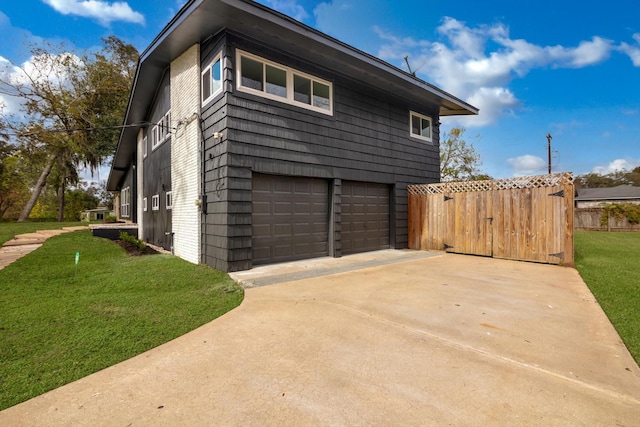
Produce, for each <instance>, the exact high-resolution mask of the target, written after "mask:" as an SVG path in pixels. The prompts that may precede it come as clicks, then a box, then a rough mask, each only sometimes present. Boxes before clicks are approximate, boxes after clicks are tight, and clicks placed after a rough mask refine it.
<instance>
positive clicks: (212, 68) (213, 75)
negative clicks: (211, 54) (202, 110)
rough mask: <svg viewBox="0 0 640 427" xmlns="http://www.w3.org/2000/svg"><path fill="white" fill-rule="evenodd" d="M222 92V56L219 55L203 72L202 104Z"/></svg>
mask: <svg viewBox="0 0 640 427" xmlns="http://www.w3.org/2000/svg"><path fill="white" fill-rule="evenodd" d="M220 92H222V55H221V54H218V55H217V56H216V57H215V58H214V59H213V61H212V62H211V63H210V64H209V65H207V66H206V67H205V69H204V71H202V104H205V103H207V102H209V100H210V99H211V98H213V97H214V96H216V95H217V94H218V93H220Z"/></svg>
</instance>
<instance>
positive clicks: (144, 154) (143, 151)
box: [142, 135, 147, 158]
mask: <svg viewBox="0 0 640 427" xmlns="http://www.w3.org/2000/svg"><path fill="white" fill-rule="evenodd" d="M142 156H143V158H144V157H147V136H146V135H145V137H144V138H142Z"/></svg>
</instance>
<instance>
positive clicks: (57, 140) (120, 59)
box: [0, 36, 138, 221]
mask: <svg viewBox="0 0 640 427" xmlns="http://www.w3.org/2000/svg"><path fill="white" fill-rule="evenodd" d="M103 42H104V47H103V49H102V50H101V51H99V52H97V53H85V54H82V55H78V54H76V53H73V52H70V51H69V50H68V49H66V48H65V46H64V45H60V46H52V45H46V46H44V47H35V48H33V49H32V54H33V56H32V59H31V65H30V66H28V67H27V66H22V67H18V66H14V68H15V69H16V70H18V77H14V78H8V79H5V80H0V93H2V94H4V95H9V96H13V97H16V98H18V99H19V100H20V101H21V105H22V107H21V114H20V115H18V116H16V117H15V118H14V119H13V120H12V121H11V122H10V129H11V130H12V132H13V133H14V134H15V135H17V136H16V138H17V142H18V143H19V144H20V146H21V147H22V148H23V149H24V150H26V151H29V152H38V153H40V154H43V155H44V156H45V159H46V160H45V161H44V163H43V164H42V168H41V171H40V175H39V177H38V180H37V181H36V182H35V184H34V185H33V190H32V194H31V198H30V199H29V201H28V202H27V203H26V204H25V206H24V209H23V211H22V214H21V215H20V218H19V219H18V220H19V221H25V220H26V219H27V218H28V217H29V214H30V212H31V210H32V209H33V207H34V206H35V203H36V201H37V199H38V197H39V196H40V194H41V192H42V191H43V189H44V188H45V186H46V184H47V182H48V180H49V177H50V175H52V173H53V175H54V177H55V179H54V181H55V186H56V188H57V194H58V219H59V220H62V218H63V216H64V203H65V195H66V188H67V186H68V185H73V184H75V183H77V179H78V169H79V167H80V166H81V165H82V166H84V167H88V168H89V169H90V170H92V171H94V170H96V169H97V168H98V167H99V166H100V165H101V164H102V163H103V162H105V160H106V159H107V158H108V156H109V155H111V154H112V153H113V151H114V149H115V147H116V144H117V141H118V135H119V133H120V131H119V126H120V124H121V123H122V117H123V116H124V114H125V110H126V106H127V101H128V94H129V90H130V87H131V83H132V81H133V76H134V72H135V65H136V63H137V59H138V54H137V52H136V50H135V48H134V47H133V46H131V45H128V44H126V43H124V42H122V41H121V40H119V39H118V38H116V37H114V36H111V37H109V38H106V39H104V40H103Z"/></svg>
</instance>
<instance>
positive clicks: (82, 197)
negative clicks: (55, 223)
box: [64, 188, 98, 221]
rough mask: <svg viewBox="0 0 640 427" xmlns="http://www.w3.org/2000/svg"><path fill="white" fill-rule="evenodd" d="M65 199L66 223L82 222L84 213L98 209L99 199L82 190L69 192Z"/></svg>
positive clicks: (76, 189)
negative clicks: (81, 215) (81, 218)
mask: <svg viewBox="0 0 640 427" xmlns="http://www.w3.org/2000/svg"><path fill="white" fill-rule="evenodd" d="M65 199H66V200H67V203H65V205H64V219H65V220H66V221H80V214H81V213H82V211H84V210H88V209H95V208H97V207H98V198H97V197H96V196H94V195H92V194H91V192H90V191H87V190H83V189H82V188H75V189H73V190H67V194H66V195H65Z"/></svg>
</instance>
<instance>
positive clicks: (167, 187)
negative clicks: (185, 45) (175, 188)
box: [139, 69, 173, 250]
mask: <svg viewBox="0 0 640 427" xmlns="http://www.w3.org/2000/svg"><path fill="white" fill-rule="evenodd" d="M170 83H171V81H170V70H169V69H167V70H166V73H165V74H164V77H163V79H162V80H161V81H160V82H159V86H158V90H157V93H156V97H155V99H154V102H153V105H152V108H151V111H150V113H149V116H148V119H147V121H148V122H149V123H151V124H150V125H149V126H148V127H147V128H146V129H145V135H146V136H147V144H148V146H147V157H146V158H141V157H139V159H140V160H139V161H140V162H141V163H142V164H143V165H142V169H143V182H142V185H141V187H142V190H143V194H142V198H144V197H146V198H147V211H146V212H143V213H142V221H141V223H142V235H143V236H144V239H145V241H147V242H149V243H151V244H154V245H157V246H161V247H163V248H165V249H167V250H168V249H171V235H170V233H171V231H172V230H171V213H172V211H171V210H167V209H166V207H165V201H166V193H167V192H168V191H171V168H172V165H171V144H172V140H171V139H172V138H170V139H169V140H167V141H165V142H163V143H162V144H160V145H158V146H157V147H156V149H155V150H154V149H152V140H151V138H152V130H153V127H154V125H155V123H157V122H158V121H159V120H160V119H161V118H162V117H163V116H164V115H165V114H166V113H167V111H169V110H170V109H171V86H170ZM172 137H173V135H172ZM154 195H158V197H159V199H160V200H159V201H160V209H158V210H155V211H154V210H153V209H152V207H151V205H152V198H153V196H154ZM167 233H169V234H167Z"/></svg>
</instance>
